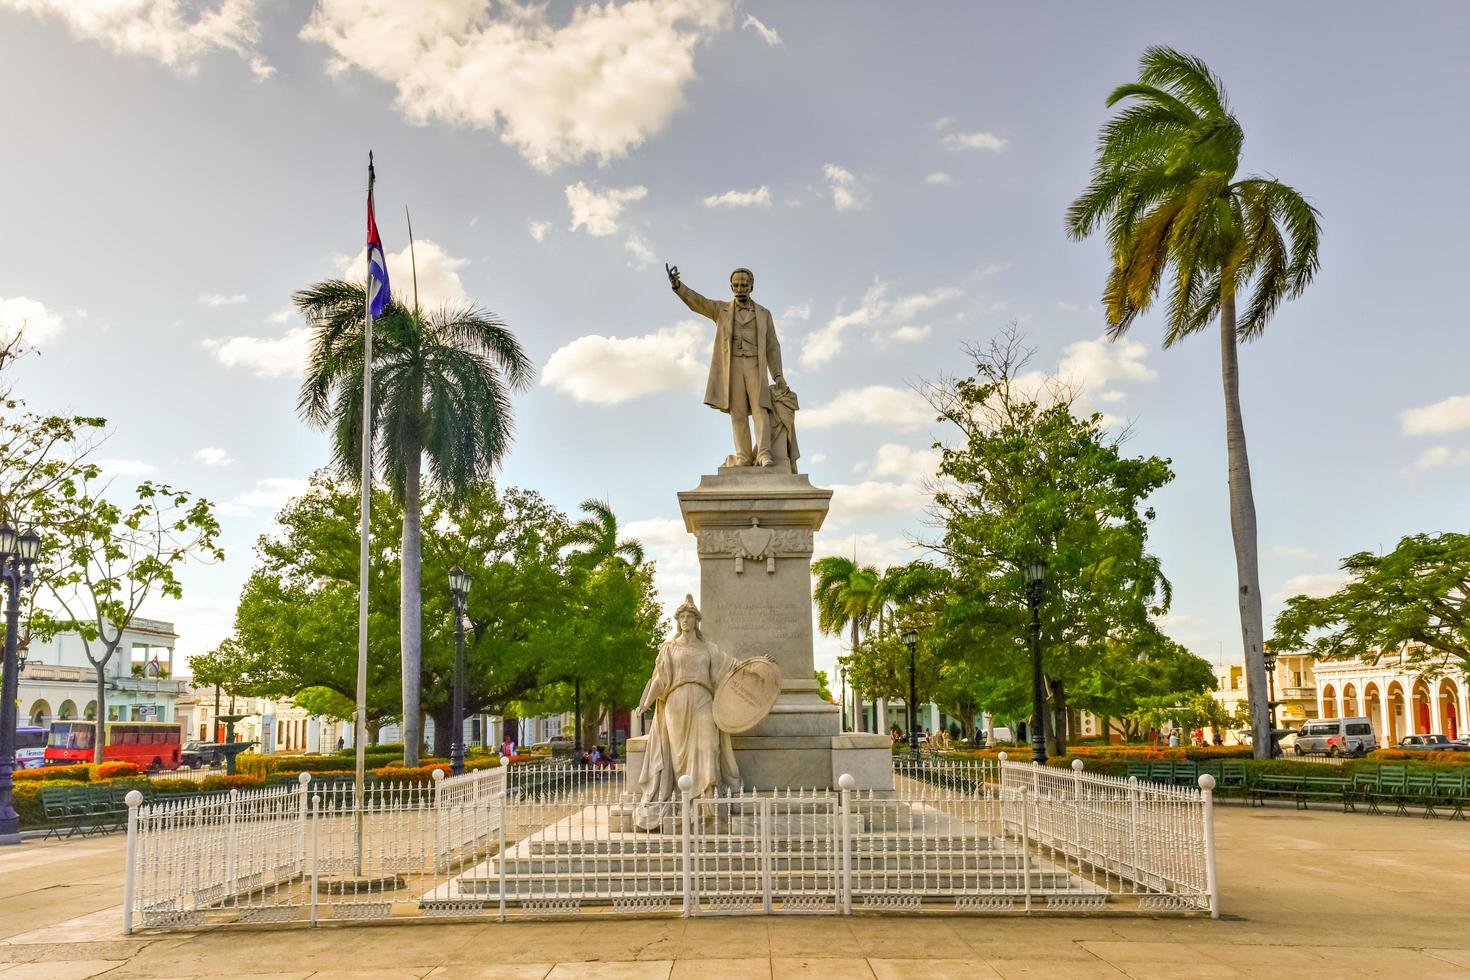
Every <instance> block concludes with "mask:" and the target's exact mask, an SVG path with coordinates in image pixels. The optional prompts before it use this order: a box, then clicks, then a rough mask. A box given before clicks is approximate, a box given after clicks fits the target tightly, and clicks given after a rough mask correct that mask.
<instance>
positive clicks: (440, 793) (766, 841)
mask: <svg viewBox="0 0 1470 980" xmlns="http://www.w3.org/2000/svg"><path fill="white" fill-rule="evenodd" d="M625 777H626V774H625V773H624V772H623V770H622V769H621V767H609V768H592V767H588V766H581V765H576V764H569V763H560V762H545V763H527V764H516V765H510V766H502V767H496V768H492V769H486V770H481V771H477V772H471V773H466V774H464V775H462V776H453V777H445V776H443V775H442V774H439V773H436V774H435V778H434V780H433V781H432V782H429V783H422V782H419V783H393V782H378V783H374V784H370V785H369V786H367V787H365V792H364V795H363V796H362V798H361V799H359V798H358V797H357V796H356V794H355V791H354V788H353V786H352V785H351V784H350V783H338V782H324V783H318V784H314V783H313V782H312V780H311V777H310V776H309V775H307V774H305V773H303V774H301V776H300V778H299V780H298V781H297V783H296V784H294V785H292V784H285V785H280V786H272V787H268V788H266V789H260V790H246V791H232V792H230V793H229V794H220V795H217V796H212V797H205V798H192V799H189V800H166V801H162V802H156V803H150V804H142V803H141V797H139V796H137V795H135V794H130V799H129V808H130V813H129V819H128V864H127V875H126V883H125V896H124V898H125V900H124V918H125V928H126V929H127V930H128V931H131V930H132V929H133V928H134V927H135V926H141V927H146V928H179V927H190V926H197V925H203V924H209V923H215V922H220V923H226V922H268V921H287V920H300V921H310V922H312V923H315V922H317V921H319V920H321V919H323V918H329V919H366V918H387V917H390V916H391V917H394V918H399V917H414V916H417V917H441V916H494V917H497V918H499V919H502V920H504V919H508V918H512V917H519V916H526V915H530V916H539V915H571V914H577V913H580V912H585V911H588V910H592V909H600V910H603V911H611V912H616V913H627V914H640V915H657V914H671V915H673V914H680V915H710V914H738V913H752V912H756V913H772V914H781V913H792V912H805V913H828V914H842V913H849V912H851V911H852V910H853V909H854V908H858V909H866V910H895V911H926V910H934V909H948V910H950V911H954V910H959V911H971V912H985V911H1024V912H1032V911H1047V910H1051V911H1057V910H1062V911H1084V910H1085V911H1091V910H1106V909H1114V908H1118V909H1139V910H1147V911H1180V912H1186V911H1208V912H1210V913H1216V912H1217V911H1218V909H1217V901H1216V889H1215V882H1214V861H1213V836H1212V835H1213V829H1212V824H1211V823H1210V805H1211V801H1210V794H1209V788H1208V787H1207V788H1205V789H1204V790H1189V789H1175V788H1169V787H1159V786H1154V785H1151V784H1139V783H1137V782H1132V781H1125V780H1120V779H1114V778H1111V777H1106V776H1098V775H1096V774H1089V773H1084V772H1080V771H1067V770H1056V769H1044V768H1040V767H1035V766H1027V765H1020V764H1016V763H1010V762H1005V761H1002V762H1001V763H999V764H997V763H996V762H994V761H991V760H983V759H933V758H921V759H919V760H910V759H900V760H898V761H896V762H895V765H894V788H893V790H892V791H888V790H886V789H884V790H874V789H856V788H854V787H853V785H852V780H851V778H850V777H846V776H844V777H843V779H842V780H841V781H840V783H841V786H840V788H839V789H836V790H827V789H816V790H814V789H791V790H780V791H775V792H770V791H763V792H745V793H738V794H734V795H721V796H714V797H701V798H692V797H690V796H688V795H687V794H681V795H680V796H679V797H678V798H676V799H674V800H671V801H668V802H665V803H661V804H654V805H652V806H643V807H640V804H639V800H638V798H637V795H638V791H637V787H636V785H630V784H629V783H628V782H627V780H626V778H625Z"/></svg>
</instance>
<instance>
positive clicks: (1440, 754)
mask: <svg viewBox="0 0 1470 980" xmlns="http://www.w3.org/2000/svg"><path fill="white" fill-rule="evenodd" d="M1368 759H1369V761H1371V762H1418V763H1421V764H1423V765H1427V766H1470V752H1452V751H1450V750H1448V749H1429V750H1427V751H1421V752H1413V751H1405V750H1404V749H1379V750H1378V751H1376V752H1369V753H1368Z"/></svg>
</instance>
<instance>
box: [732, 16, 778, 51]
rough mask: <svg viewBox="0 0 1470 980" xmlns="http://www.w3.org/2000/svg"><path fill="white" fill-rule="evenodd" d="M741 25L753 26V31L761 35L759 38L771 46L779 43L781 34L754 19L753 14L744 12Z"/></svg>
mask: <svg viewBox="0 0 1470 980" xmlns="http://www.w3.org/2000/svg"><path fill="white" fill-rule="evenodd" d="M741 26H742V27H752V28H754V29H755V32H756V33H757V34H759V35H760V36H761V40H762V41H765V42H766V44H768V45H769V46H771V47H773V48H774V47H775V46H776V45H778V44H780V43H781V35H780V34H777V33H776V29H775V28H774V27H767V26H766V25H765V24H762V23H761V22H760V21H759V20H757V19H756V16H755V14H746V15H745V23H744V24H742V25H741Z"/></svg>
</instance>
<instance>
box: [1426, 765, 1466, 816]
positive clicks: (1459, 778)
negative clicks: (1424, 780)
mask: <svg viewBox="0 0 1470 980" xmlns="http://www.w3.org/2000/svg"><path fill="white" fill-rule="evenodd" d="M1434 788H1435V791H1436V792H1437V793H1438V794H1439V800H1440V803H1441V804H1442V805H1443V806H1447V807H1449V808H1450V819H1451V820H1464V819H1465V806H1466V804H1470V772H1439V773H1436V774H1435V776H1434Z"/></svg>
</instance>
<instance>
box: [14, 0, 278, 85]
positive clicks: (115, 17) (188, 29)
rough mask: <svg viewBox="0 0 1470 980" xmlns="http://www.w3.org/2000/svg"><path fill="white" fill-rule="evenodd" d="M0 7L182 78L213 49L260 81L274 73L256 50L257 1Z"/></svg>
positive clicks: (30, 2)
mask: <svg viewBox="0 0 1470 980" xmlns="http://www.w3.org/2000/svg"><path fill="white" fill-rule="evenodd" d="M0 6H4V7H9V8H11V9H12V10H18V11H20V12H21V13H30V14H34V15H35V16H37V17H54V18H59V19H60V20H61V21H62V22H63V23H65V24H66V26H67V30H69V31H70V32H71V34H72V36H73V37H76V38H80V39H82V40H86V41H95V42H97V43H98V44H101V45H102V46H103V47H106V48H110V49H111V50H112V51H113V52H114V53H116V54H123V55H138V56H141V57H144V58H151V59H153V60H154V61H157V62H158V63H159V64H161V65H165V66H167V67H169V68H173V69H175V70H177V71H180V72H182V73H184V74H192V73H193V72H194V71H195V69H196V68H197V67H198V62H199V60H200V58H202V57H203V56H204V55H207V54H209V53H210V52H212V51H231V52H234V53H235V54H238V55H240V56H241V57H242V58H245V59H247V61H248V62H249V65H250V70H251V71H252V72H253V73H254V74H255V75H256V77H257V78H265V77H269V76H270V74H271V73H272V72H274V71H275V69H274V68H271V66H270V65H269V64H267V63H266V62H265V60H264V59H263V58H261V56H260V55H259V54H257V53H255V50H254V49H255V44H256V42H257V41H258V40H259V37H260V27H259V24H258V23H257V21H256V18H255V8H256V0H217V2H212V3H210V2H199V0H191V2H185V0H0ZM201 7H203V8H204V9H199V8H201Z"/></svg>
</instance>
